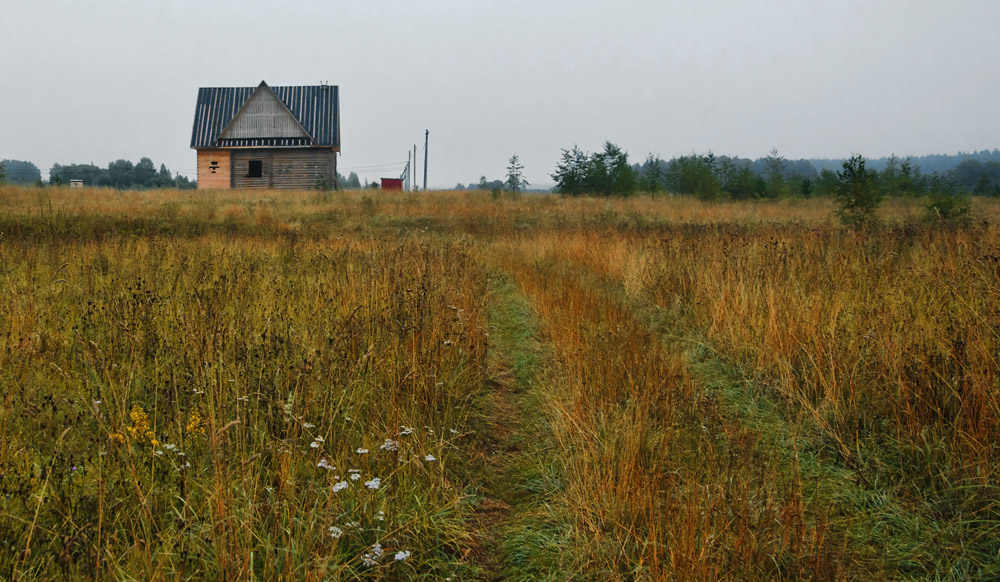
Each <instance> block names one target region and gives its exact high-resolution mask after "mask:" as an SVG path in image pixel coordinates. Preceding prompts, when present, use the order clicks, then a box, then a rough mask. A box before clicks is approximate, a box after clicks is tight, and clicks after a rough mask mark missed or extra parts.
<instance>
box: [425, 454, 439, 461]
mask: <svg viewBox="0 0 1000 582" xmlns="http://www.w3.org/2000/svg"><path fill="white" fill-rule="evenodd" d="M424 460H425V461H427V462H428V463H433V462H434V461H436V460H437V458H435V457H434V455H432V454H430V453H427V454H426V455H424Z"/></svg>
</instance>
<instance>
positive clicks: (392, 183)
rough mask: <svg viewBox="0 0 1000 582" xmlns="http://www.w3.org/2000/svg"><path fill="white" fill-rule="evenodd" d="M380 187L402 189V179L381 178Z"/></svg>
mask: <svg viewBox="0 0 1000 582" xmlns="http://www.w3.org/2000/svg"><path fill="white" fill-rule="evenodd" d="M382 189H383V190H399V191H402V190H403V179H402V178H382Z"/></svg>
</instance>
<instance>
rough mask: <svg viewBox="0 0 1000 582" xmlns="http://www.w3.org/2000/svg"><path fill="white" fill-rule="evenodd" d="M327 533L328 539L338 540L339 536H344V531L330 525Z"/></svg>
mask: <svg viewBox="0 0 1000 582" xmlns="http://www.w3.org/2000/svg"><path fill="white" fill-rule="evenodd" d="M327 531H329V532H330V537H332V538H333V539H340V536H342V535H344V530H342V529H340V528H339V527H337V526H335V525H331V526H330V527H329V528H328V529H327Z"/></svg>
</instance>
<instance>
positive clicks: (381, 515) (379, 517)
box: [375, 511, 385, 521]
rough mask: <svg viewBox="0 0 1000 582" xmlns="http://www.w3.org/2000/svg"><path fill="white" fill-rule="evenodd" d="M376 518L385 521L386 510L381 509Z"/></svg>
mask: <svg viewBox="0 0 1000 582" xmlns="http://www.w3.org/2000/svg"><path fill="white" fill-rule="evenodd" d="M375 519H377V520H379V521H385V512H384V511H380V512H378V513H377V514H376V515H375Z"/></svg>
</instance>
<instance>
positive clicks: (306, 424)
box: [302, 422, 316, 428]
mask: <svg viewBox="0 0 1000 582" xmlns="http://www.w3.org/2000/svg"><path fill="white" fill-rule="evenodd" d="M302 426H303V428H316V425H315V424H313V423H311V422H307V423H305V424H303V425H302Z"/></svg>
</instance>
